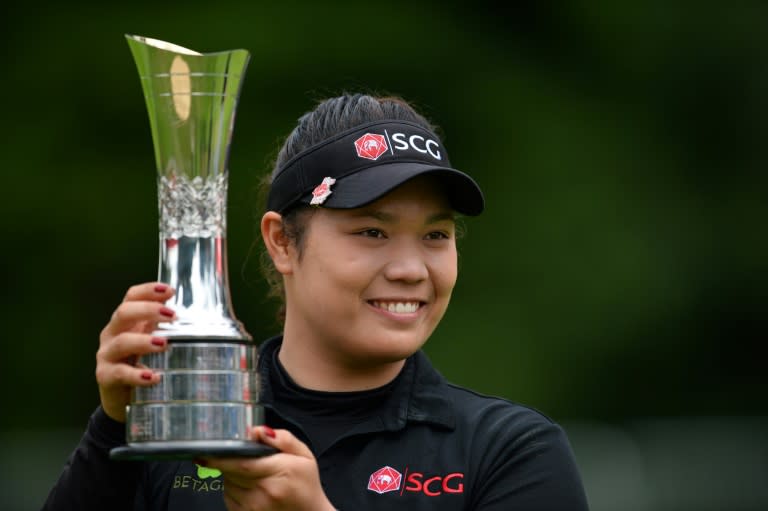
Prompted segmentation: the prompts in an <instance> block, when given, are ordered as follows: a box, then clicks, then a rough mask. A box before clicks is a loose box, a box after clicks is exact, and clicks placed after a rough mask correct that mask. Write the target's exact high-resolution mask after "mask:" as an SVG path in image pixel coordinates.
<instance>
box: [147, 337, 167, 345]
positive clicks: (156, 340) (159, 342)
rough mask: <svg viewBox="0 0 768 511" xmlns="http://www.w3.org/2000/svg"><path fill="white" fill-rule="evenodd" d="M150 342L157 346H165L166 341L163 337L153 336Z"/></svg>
mask: <svg viewBox="0 0 768 511" xmlns="http://www.w3.org/2000/svg"><path fill="white" fill-rule="evenodd" d="M150 342H151V343H152V344H154V345H155V346H165V342H166V341H165V339H163V338H162V337H153V338H152V340H151V341H150Z"/></svg>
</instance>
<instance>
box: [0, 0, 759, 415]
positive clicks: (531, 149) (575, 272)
mask: <svg viewBox="0 0 768 511" xmlns="http://www.w3.org/2000/svg"><path fill="white" fill-rule="evenodd" d="M490 5H491V3H490V2H482V1H479V0H476V1H474V2H436V1H434V2H426V1H425V2H398V1H391V2H387V3H381V2H370V3H366V2H296V1H283V2H270V3H266V2H245V1H243V2H232V1H220V2H193V1H190V2H184V3H180V2H146V1H144V2H141V1H138V2H130V3H103V2H102V3H97V2H85V1H79V2H78V1H74V2H66V3H55V4H53V3H52V4H50V5H47V6H42V5H40V4H34V5H33V4H25V5H24V6H21V5H14V4H12V3H9V2H6V3H5V4H4V6H3V7H0V9H1V10H2V11H1V15H0V41H2V45H3V49H4V52H3V55H4V56H5V57H4V63H3V71H2V82H0V88H1V89H2V92H3V94H2V97H3V98H4V107H3V111H4V115H3V118H2V119H3V122H2V123H0V143H1V144H2V155H3V162H4V171H3V183H4V185H5V187H4V189H5V193H4V197H3V200H2V201H0V216H2V218H3V222H2V224H0V225H1V226H2V231H1V232H0V235H2V239H3V240H4V244H3V246H5V247H6V248H5V249H4V250H2V251H1V252H0V257H1V258H2V263H1V264H0V267H1V268H2V272H3V273H2V281H3V289H4V293H3V297H2V300H3V301H2V309H1V310H2V311H3V327H4V332H3V334H2V338H3V339H4V343H3V346H4V353H3V355H2V356H0V375H2V383H3V388H6V389H10V390H11V391H10V392H6V397H5V400H4V401H5V402H4V410H5V411H4V413H3V414H2V416H3V420H2V424H1V425H0V428H1V429H5V430H12V429H18V428H22V427H30V426H41V425H45V426H46V427H55V426H67V427H69V426H77V427H79V426H80V425H82V424H84V423H85V420H86V418H87V416H88V414H89V413H90V411H91V410H92V409H93V407H94V406H95V405H96V404H97V402H98V396H97V391H96V385H95V382H94V377H93V370H94V353H95V351H96V348H97V344H98V334H99V331H100V329H101V328H102V326H103V325H104V324H105V323H106V321H107V319H108V318H109V316H110V315H111V313H112V310H113V309H114V307H115V306H116V305H117V303H118V302H119V301H120V299H121V298H122V295H123V294H124V292H125V290H126V289H127V287H128V286H129V285H131V284H133V283H137V282H142V281H147V280H153V279H154V278H155V276H156V267H157V241H156V240H157V226H156V224H157V204H156V190H155V170H154V160H153V152H152V146H151V139H150V133H149V122H148V119H147V115H146V111H145V107H144V100H143V96H142V92H141V87H140V83H139V78H138V74H137V72H136V69H135V65H134V63H133V60H132V58H131V55H130V53H129V51H128V47H127V44H126V43H125V40H124V38H123V34H125V33H133V34H139V35H146V36H150V37H156V38H160V39H164V40H167V41H171V42H174V43H177V44H180V45H183V46H187V47H190V48H193V49H196V50H198V51H216V50H224V49H231V48H246V49H248V50H249V51H250V52H251V54H252V59H251V62H250V65H249V68H248V71H247V74H246V77H245V82H244V86H243V91H242V95H241V102H240V107H239V109H238V118H237V122H236V124H235V131H234V139H233V144H232V152H231V159H230V197H229V227H228V236H229V268H230V278H231V282H232V284H231V287H232V294H233V301H234V305H235V310H236V313H237V315H238V317H239V319H240V320H242V321H243V322H244V323H245V325H246V326H247V328H248V330H249V331H250V332H251V333H252V334H253V335H254V337H256V338H263V337H265V336H267V335H271V334H273V333H275V332H276V331H277V330H278V329H277V326H276V325H275V322H274V321H273V319H272V318H273V314H274V304H271V303H269V302H267V301H265V299H264V298H262V297H263V296H264V295H265V286H264V284H263V283H262V282H261V280H260V276H259V273H258V256H257V255H256V252H255V248H254V240H255V239H256V236H257V223H256V220H257V218H258V216H259V212H258V211H257V209H256V207H255V205H254V202H255V197H256V183H257V182H258V179H259V177H260V176H261V175H262V174H263V173H264V172H266V171H267V170H268V169H269V168H270V159H271V158H272V157H273V156H274V154H275V153H276V150H277V147H278V145H279V143H280V140H281V138H282V137H283V136H285V135H286V134H287V133H288V132H289V131H290V129H291V128H292V126H293V124H294V122H295V120H296V119H297V118H298V117H299V115H301V114H302V113H303V112H305V111H307V110H309V109H311V108H312V107H313V105H314V104H315V102H316V100H318V99H321V98H324V97H327V96H331V95H335V94H337V93H339V92H341V91H345V90H349V91H358V90H365V91H372V92H377V93H393V94H398V95H402V96H403V97H405V98H406V99H409V100H411V101H413V102H414V103H415V104H416V105H417V106H418V107H419V108H421V109H422V111H424V112H425V113H426V114H427V115H428V116H429V117H431V118H432V119H433V120H435V121H436V122H437V123H438V124H439V125H440V127H441V129H442V132H443V133H444V134H445V137H444V138H445V142H446V145H447V146H448V148H449V150H450V151H451V158H452V161H453V163H454V165H456V166H457V167H458V168H461V169H464V170H467V171H469V172H470V173H472V174H473V175H474V176H475V177H476V178H477V180H478V181H479V182H480V184H481V185H482V187H483V188H484V190H485V191H486V195H487V203H488V208H487V211H486V213H485V214H484V215H483V216H481V217H479V218H477V219H468V220H467V221H466V224H467V234H466V236H465V239H463V240H462V242H461V274H460V282H459V284H458V286H457V289H456V291H455V295H454V300H453V303H452V305H451V308H450V309H449V312H448V315H447V317H446V319H445V320H444V322H443V324H442V325H441V326H440V328H439V329H438V331H437V333H436V334H435V335H434V336H433V338H432V339H431V340H430V342H429V344H428V345H427V350H428V352H429V354H430V356H431V357H432V358H433V360H434V362H435V363H436V364H437V365H438V367H439V368H440V369H441V370H442V371H443V373H444V374H445V375H446V376H448V377H449V378H450V379H451V380H453V381H455V382H457V383H460V384H464V385H468V386H471V387H473V388H476V389H478V390H480V391H482V392H486V393H492V394H497V395H502V396H505V397H508V398H510V399H513V400H516V401H520V402H523V403H527V404H530V405H532V406H535V407H537V408H539V409H541V410H542V411H544V412H546V413H548V414H549V415H551V416H553V417H555V418H557V419H558V420H563V419H600V420H609V421H612V420H617V421H618V420H623V419H626V418H630V417H634V416H649V415H662V416H677V415H725V414H735V415H742V414H764V413H765V412H766V404H765V403H766V401H765V395H766V390H768V388H767V385H766V379H765V377H764V366H765V364H764V358H762V356H759V353H760V352H762V351H761V350H760V349H759V342H761V341H762V340H763V339H764V332H765V331H766V327H768V321H767V320H766V318H767V317H768V315H767V314H766V313H765V308H766V303H768V302H767V301H766V294H767V293H766V284H768V282H767V281H768V271H767V270H768V241H767V240H766V236H765V234H764V229H763V228H762V227H760V226H761V225H763V222H764V219H765V218H767V217H768V200H766V198H767V195H766V194H767V193H768V192H767V188H766V184H767V181H768V179H767V177H766V176H767V175H768V174H767V173H766V160H767V158H766V151H765V147H766V144H765V140H766V132H767V129H766V128H767V126H766V120H768V41H767V40H766V38H767V37H768V31H766V30H765V19H766V16H767V15H768V8H767V7H766V5H765V4H762V3H757V2H754V3H747V2H732V3H725V4H717V5H712V6H706V5H705V4H703V3H695V4H694V3H691V4H685V3H678V2H650V3H649V2H637V3H633V2H612V1H609V0H602V1H594V2H563V3H554V2H552V3H549V2H542V1H536V0H527V1H521V2H509V3H507V4H506V5H507V6H506V7H493V8H491V7H490ZM761 219H763V220H761Z"/></svg>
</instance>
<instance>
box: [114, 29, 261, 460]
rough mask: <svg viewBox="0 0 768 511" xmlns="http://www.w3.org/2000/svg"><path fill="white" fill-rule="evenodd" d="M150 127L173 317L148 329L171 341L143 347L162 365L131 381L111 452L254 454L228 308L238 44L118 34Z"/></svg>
mask: <svg viewBox="0 0 768 511" xmlns="http://www.w3.org/2000/svg"><path fill="white" fill-rule="evenodd" d="M126 38H127V40H128V45H129V47H130V49H131V52H132V54H133V57H134V60H135V61H136V65H137V67H138V71H139V75H140V76H141V84H142V89H143V90H144V99H145V100H146V104H147V110H148V112H149V120H150V125H151V128H152V139H153V142H154V149H155V159H156V162H157V184H158V202H159V217H160V219H159V220H160V222H159V223H160V261H159V269H158V273H159V276H158V279H159V280H160V281H162V282H165V283H167V284H169V285H170V286H172V287H173V288H175V289H176V294H175V295H174V296H173V298H171V299H170V300H169V301H168V302H167V305H168V306H169V307H171V308H173V309H174V310H175V311H176V316H177V319H176V320H175V321H173V322H172V323H160V324H159V325H158V328H157V330H156V331H155V332H154V335H158V336H163V337H167V338H168V349H167V350H166V351H165V352H163V353H154V354H150V355H145V356H142V357H140V360H139V363H140V364H143V365H145V366H147V367H148V368H150V369H152V370H154V371H156V372H158V373H160V374H161V381H160V383H159V384H157V385H155V386H152V387H136V388H135V390H134V393H133V397H132V399H131V404H130V405H129V406H128V410H127V422H126V439H127V445H126V446H122V447H118V448H115V449H113V450H112V451H111V452H110V456H111V457H112V458H113V459H184V458H194V457H198V456H261V455H264V454H268V453H270V452H273V450H272V449H271V448H269V447H267V446H265V445H263V444H260V443H257V442H254V441H250V440H249V439H248V430H249V429H250V428H251V427H252V426H255V425H258V424H261V423H262V422H263V409H262V407H261V406H260V405H259V404H258V397H259V378H258V375H257V373H256V362H257V358H258V355H257V352H256V346H255V345H254V343H253V341H252V338H251V336H250V335H249V334H248V332H246V331H245V329H244V328H243V326H242V324H241V323H240V322H239V321H238V320H237V319H236V318H235V315H234V313H233V310H232V304H231V298H230V293H229V284H228V276H227V251H226V198H227V160H228V155H229V145H230V140H231V137H232V128H233V125H234V119H235V109H236V107H237V100H238V96H239V94H240V84H241V82H242V75H243V73H244V72H245V68H246V66H247V64H248V59H249V54H248V52H247V51H246V50H232V51H224V52H217V53H206V54H203V53H198V52H195V51H192V50H188V49H186V48H182V47H180V46H177V45H175V44H171V43H167V42H164V41H159V40H156V39H150V38H146V37H139V36H132V35H127V36H126Z"/></svg>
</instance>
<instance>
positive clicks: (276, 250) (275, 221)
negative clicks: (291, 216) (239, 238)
mask: <svg viewBox="0 0 768 511" xmlns="http://www.w3.org/2000/svg"><path fill="white" fill-rule="evenodd" d="M261 237H262V239H263V240H264V246H266V247H267V252H269V257H271V258H272V263H273V264H274V265H275V269H276V270H277V271H279V272H280V273H282V274H283V275H288V274H290V273H291V271H292V269H293V266H292V260H291V249H292V247H291V240H290V239H289V238H288V236H286V235H285V229H284V228H283V217H282V216H280V214H279V213H276V212H274V211H267V212H266V213H264V216H263V217H261Z"/></svg>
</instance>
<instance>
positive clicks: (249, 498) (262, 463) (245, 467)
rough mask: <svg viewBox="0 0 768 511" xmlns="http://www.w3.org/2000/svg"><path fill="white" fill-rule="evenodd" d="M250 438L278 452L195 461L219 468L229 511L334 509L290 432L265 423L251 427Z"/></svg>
mask: <svg viewBox="0 0 768 511" xmlns="http://www.w3.org/2000/svg"><path fill="white" fill-rule="evenodd" d="M251 439H252V440H255V441H258V442H262V443H264V444H267V445H270V446H272V447H275V448H277V449H278V450H279V451H280V452H278V453H276V454H271V455H268V456H264V457H262V458H226V459H223V458H219V459H208V460H197V462H198V463H199V464H205V465H207V466H209V467H214V468H217V469H219V470H221V472H222V474H223V476H224V502H225V503H226V505H227V509H228V510H229V511H280V510H291V511H325V510H328V511H333V510H334V507H333V505H332V504H331V503H330V501H329V500H328V497H326V495H325V492H324V491H323V487H322V486H321V484H320V474H319V471H318V468H317V461H316V460H315V457H314V456H313V455H312V451H310V450H309V447H307V446H306V445H305V444H304V443H303V442H301V441H300V440H299V439H298V438H296V437H295V436H293V434H292V433H291V432H290V431H287V430H285V429H278V430H272V429H271V428H269V427H267V426H258V427H255V428H253V429H252V430H251Z"/></svg>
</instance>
